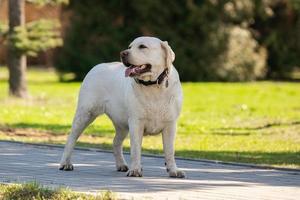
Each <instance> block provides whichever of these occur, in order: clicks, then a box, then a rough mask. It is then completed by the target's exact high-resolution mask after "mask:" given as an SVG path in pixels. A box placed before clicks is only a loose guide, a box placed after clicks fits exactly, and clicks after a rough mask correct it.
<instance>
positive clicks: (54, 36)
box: [10, 19, 62, 56]
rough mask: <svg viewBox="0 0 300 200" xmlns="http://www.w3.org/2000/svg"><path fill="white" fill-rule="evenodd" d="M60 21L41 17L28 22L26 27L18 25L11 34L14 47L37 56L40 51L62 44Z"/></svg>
mask: <svg viewBox="0 0 300 200" xmlns="http://www.w3.org/2000/svg"><path fill="white" fill-rule="evenodd" d="M58 27H59V23H58V22H56V21H53V20H46V19H41V20H37V21H33V22H30V23H27V24H26V26H25V27H20V26H19V27H16V28H15V30H14V33H13V34H12V35H10V40H11V41H12V44H14V47H15V48H16V49H18V50H19V51H20V52H21V53H23V54H26V55H29V56H37V53H38V52H40V51H45V50H47V49H50V48H54V47H57V46H61V45H62V39H61V38H60V32H59V31H58V29H57V28H58Z"/></svg>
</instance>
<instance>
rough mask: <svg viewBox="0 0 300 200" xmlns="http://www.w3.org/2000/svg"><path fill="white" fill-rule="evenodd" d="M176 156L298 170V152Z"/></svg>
mask: <svg viewBox="0 0 300 200" xmlns="http://www.w3.org/2000/svg"><path fill="white" fill-rule="evenodd" d="M77 145H78V146H80V147H93V148H100V149H105V150H112V144H109V143H101V144H92V143H88V142H80V141H79V142H77ZM124 152H130V148H129V147H124ZM142 152H143V153H150V154H156V155H163V150H161V149H149V148H145V147H143V149H142ZM176 156H178V157H184V158H196V159H210V160H220V161H228V162H241V163H253V164H262V165H296V166H297V167H298V168H300V151H296V152H289V151H287V152H285V151H281V152H263V151H252V152H243V151H202V150H199V151H196V150H177V151H176Z"/></svg>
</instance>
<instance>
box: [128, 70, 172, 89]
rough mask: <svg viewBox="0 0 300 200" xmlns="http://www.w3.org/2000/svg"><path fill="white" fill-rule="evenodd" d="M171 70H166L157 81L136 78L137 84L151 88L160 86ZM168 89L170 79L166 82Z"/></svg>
mask: <svg viewBox="0 0 300 200" xmlns="http://www.w3.org/2000/svg"><path fill="white" fill-rule="evenodd" d="M168 73H169V70H168V68H166V69H165V70H164V71H163V72H162V73H161V74H160V75H159V76H158V77H157V79H156V80H155V81H143V80H140V79H137V78H134V80H135V82H136V83H137V84H142V85H145V86H149V85H160V84H161V83H162V82H163V81H164V79H165V78H166V77H167V76H168ZM166 87H168V79H167V80H166Z"/></svg>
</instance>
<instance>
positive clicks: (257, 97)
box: [0, 67, 300, 168]
mask: <svg viewBox="0 0 300 200" xmlns="http://www.w3.org/2000/svg"><path fill="white" fill-rule="evenodd" d="M28 82H29V91H30V94H31V98H30V99H27V100H20V99H15V98H10V97H8V96H7V93H8V89H7V88H8V85H7V71H6V70H5V69H4V68H3V67H2V68H0V139H5V140H17V141H27V142H40V143H55V144H64V142H65V140H66V135H67V134H68V132H69V130H70V126H71V122H72V118H73V114H74V111H75V107H76V101H77V93H78V91H79V87H80V83H78V82H71V83H66V82H64V83H62V82H59V81H58V76H57V75H56V74H55V72H54V71H51V70H50V71H39V70H29V72H28ZM183 90H184V105H183V110H182V114H181V117H180V119H179V122H178V133H177V138H176V155H177V156H181V157H187V158H205V159H215V160H222V161H235V162H246V163H257V164H267V165H273V166H281V167H293V168H300V83H289V82H249V83H184V84H183ZM113 137H114V129H113V126H112V123H111V122H110V121H109V120H108V118H107V117H105V116H101V117H99V118H98V119H97V120H96V121H95V122H94V123H93V124H92V125H91V126H90V127H89V128H88V129H87V130H86V131H85V133H84V134H83V135H82V136H81V138H80V140H79V142H78V145H80V146H90V147H98V148H103V149H111V148H112V139H113ZM125 150H127V151H128V150H129V140H128V139H126V140H125ZM143 152H147V153H155V154H161V153H162V142H161V136H149V137H145V138H144V140H143Z"/></svg>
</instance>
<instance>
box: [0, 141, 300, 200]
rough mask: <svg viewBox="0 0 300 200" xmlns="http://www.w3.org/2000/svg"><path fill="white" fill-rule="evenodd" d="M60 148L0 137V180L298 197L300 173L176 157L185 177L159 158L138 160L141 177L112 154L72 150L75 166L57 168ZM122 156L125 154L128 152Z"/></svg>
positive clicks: (158, 192)
mask: <svg viewBox="0 0 300 200" xmlns="http://www.w3.org/2000/svg"><path fill="white" fill-rule="evenodd" d="M62 150H63V149H62V148H59V147H48V146H37V145H30V144H20V143H10V142H1V141H0V182H5V183H11V182H27V181H38V182H40V183H41V184H43V185H48V186H52V187H57V186H64V187H70V188H71V189H74V190H77V191H88V192H96V191H99V190H103V189H109V190H112V191H115V192H117V193H118V194H119V196H120V197H122V198H127V199H128V198H131V199H132V198H134V199H140V198H143V199H152V198H153V199H172V200H173V199H230V200H235V199H277V200H278V199H300V172H299V171H298V172H297V171H282V170H274V169H259V168H253V167H247V166H235V165H228V164H215V163H210V162H201V161H189V160H180V159H177V164H178V166H180V167H181V168H183V169H184V170H185V171H186V173H187V176H188V178H187V179H172V178H169V177H168V176H167V173H166V172H165V168H164V160H163V158H158V157H147V156H144V157H143V159H142V162H143V166H144V167H143V168H144V177H142V178H132V177H126V176H125V173H123V172H117V171H115V166H114V160H113V155H112V153H109V152H99V151H87V150H78V149H77V150H75V152H74V156H73V163H74V164H75V170H74V171H71V172H63V171H59V170H58V161H59V159H60V156H61V154H62ZM126 159H127V160H128V159H129V156H128V155H126Z"/></svg>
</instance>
